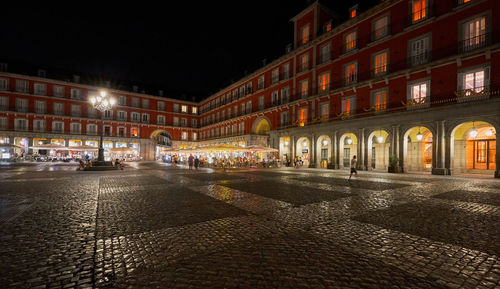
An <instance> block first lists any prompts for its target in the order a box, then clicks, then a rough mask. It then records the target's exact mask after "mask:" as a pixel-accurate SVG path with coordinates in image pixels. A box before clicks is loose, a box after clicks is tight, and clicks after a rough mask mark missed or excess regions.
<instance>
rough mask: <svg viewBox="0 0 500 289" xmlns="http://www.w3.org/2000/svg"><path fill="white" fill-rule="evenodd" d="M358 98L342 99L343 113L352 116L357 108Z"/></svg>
mask: <svg viewBox="0 0 500 289" xmlns="http://www.w3.org/2000/svg"><path fill="white" fill-rule="evenodd" d="M355 103H356V96H354V95H353V96H349V97H346V98H344V99H342V113H343V114H345V115H351V114H353V113H354V112H355V107H356V104H355Z"/></svg>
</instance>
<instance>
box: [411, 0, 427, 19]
mask: <svg viewBox="0 0 500 289" xmlns="http://www.w3.org/2000/svg"><path fill="white" fill-rule="evenodd" d="M426 2H427V0H413V5H412V9H413V11H412V12H413V16H412V20H413V22H418V21H420V20H423V19H425V17H426V16H427V13H426V11H427V5H426V4H427V3H426Z"/></svg>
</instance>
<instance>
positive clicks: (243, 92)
mask: <svg viewBox="0 0 500 289" xmlns="http://www.w3.org/2000/svg"><path fill="white" fill-rule="evenodd" d="M240 95H241V96H242V97H243V96H245V86H244V85H243V86H240ZM223 99H224V98H221V104H223V103H222V100H223Z"/></svg>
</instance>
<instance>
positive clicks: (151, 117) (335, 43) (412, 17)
mask: <svg viewBox="0 0 500 289" xmlns="http://www.w3.org/2000/svg"><path fill="white" fill-rule="evenodd" d="M499 9H500V7H499V5H498V3H496V2H495V1H493V0H454V1H433V0H386V1H380V3H379V4H377V5H376V6H374V7H373V8H371V9H369V10H367V11H364V12H359V11H357V10H356V8H353V9H351V11H349V16H350V19H349V20H347V21H345V22H343V23H340V24H337V23H336V22H337V21H336V17H337V16H336V15H335V13H334V12H332V11H330V10H329V9H328V8H326V7H324V6H323V5H321V4H320V3H318V2H315V3H313V4H312V5H310V6H309V7H308V8H306V9H305V10H304V11H302V12H301V13H299V14H298V15H297V16H295V17H294V18H292V19H291V20H292V21H293V22H294V27H295V29H294V47H293V49H290V51H289V52H288V53H286V54H285V55H283V56H282V57H280V58H279V59H276V60H274V61H273V62H271V63H269V64H268V65H265V66H264V67H262V68H261V69H259V70H257V71H255V72H253V73H252V74H250V75H248V76H246V77H244V78H242V79H240V80H239V81H237V82H235V83H233V84H232V85H230V86H228V87H226V88H225V89H223V90H221V91H220V92H219V93H216V94H214V95H212V96H210V97H208V98H207V99H205V100H203V101H201V102H200V103H192V102H184V101H177V100H173V99H166V98H160V97H154V96H150V95H144V94H137V93H127V92H120V91H112V90H111V91H110V93H111V94H113V95H115V96H125V98H126V100H125V102H120V101H119V102H120V103H121V105H118V106H117V107H116V108H114V109H113V113H112V115H111V116H108V117H110V119H108V120H106V121H105V125H108V126H110V129H109V130H110V131H111V135H110V136H109V138H110V139H112V138H117V137H118V138H119V137H122V138H124V139H126V141H127V142H128V143H131V142H133V141H134V140H139V143H140V147H141V155H143V156H144V158H145V159H152V158H153V156H154V153H153V151H154V145H155V141H156V142H158V141H160V140H159V139H156V136H157V135H158V134H160V133H164V132H166V134H165V133H164V135H167V136H168V137H169V138H171V139H172V140H173V145H174V146H175V147H177V146H182V145H205V144H210V143H226V142H232V143H239V144H245V145H249V144H259V145H269V146H272V147H274V148H277V149H279V150H280V157H281V158H282V160H283V161H286V160H288V161H289V160H290V159H293V158H295V157H300V158H303V159H304V160H306V161H307V162H308V163H309V165H310V166H311V167H319V166H328V167H333V168H342V167H344V165H345V164H346V160H349V158H352V156H353V155H357V157H358V160H359V161H358V164H359V167H360V169H382V170H386V169H387V168H388V167H389V166H393V164H391V165H390V163H389V159H390V158H391V159H393V160H394V159H396V163H397V164H398V165H399V167H401V169H403V170H404V171H414V170H416V171H422V170H424V171H425V170H428V171H432V172H433V173H437V174H451V173H452V172H454V171H458V172H460V171H476V170H479V171H482V172H484V171H486V172H492V173H493V172H496V173H497V175H498V170H497V169H496V163H498V153H497V149H496V131H497V130H498V128H499V123H500V120H499V113H498V111H499V108H500V106H499V99H498V84H499V83H500V79H499V77H500V76H499V75H497V74H496V73H495V72H496V69H497V67H498V65H499V61H500V58H499V47H500V44H499V43H500V41H499V40H500V39H499V38H500V37H499V36H498V35H500V34H499V33H498V32H499V31H500V22H499V21H497V20H496V19H495V17H494V15H497V14H499ZM337 13H344V12H337ZM345 13H347V11H345ZM497 18H498V17H497ZM0 78H2V79H7V82H8V86H7V89H3V91H2V92H0V95H1V96H4V97H5V96H7V97H8V104H7V105H8V109H5V105H4V106H3V107H2V109H1V111H0V117H3V118H2V119H3V120H2V125H3V128H2V130H4V131H5V132H6V133H5V134H6V135H7V136H10V135H8V134H7V132H9V133H10V134H11V135H12V133H14V132H15V133H19V132H21V131H20V130H19V129H18V128H16V123H15V122H16V119H18V118H26V119H27V123H28V125H27V127H26V130H25V131H24V132H30V133H34V132H33V126H34V124H33V120H34V119H36V118H44V119H45V126H46V128H51V129H52V127H51V125H52V124H51V123H52V122H53V121H56V122H57V121H63V122H64V134H69V136H68V137H71V135H72V133H71V129H70V128H71V126H72V122H75V119H76V120H78V122H80V123H81V127H82V129H81V131H80V135H82V136H83V135H84V136H88V135H89V134H88V133H87V131H86V128H87V125H88V124H93V123H96V122H97V119H98V117H94V115H88V112H87V110H88V103H87V101H86V95H87V94H89V93H93V91H95V90H97V89H96V88H94V87H88V86H81V85H76V84H69V83H59V82H56V81H52V80H47V79H40V78H32V77H23V76H20V75H10V74H1V75H0ZM17 79H25V80H27V81H28V83H29V88H28V92H27V94H26V93H25V92H19V91H18V90H17V86H18V84H17V83H16V81H17ZM36 83H46V87H47V88H46V96H40V95H38V94H37V93H36V92H35V90H36V88H35V84H36ZM20 85H21V84H20ZM55 85H56V86H63V87H64V88H65V89H64V93H65V96H64V97H62V98H58V97H54V96H53V91H52V90H53V86H55ZM21 86H22V85H21ZM72 89H80V90H81V99H74V98H73V97H72V92H71V91H72ZM23 97H25V98H27V99H28V105H27V112H21V111H19V110H18V109H17V103H16V102H18V101H17V99H18V98H23ZM38 99H42V100H40V101H45V102H46V111H45V113H37V112H36V104H35V102H36V101H37V100H38ZM59 99H61V101H62V102H63V103H64V111H65V112H64V115H57V116H56V115H55V114H56V113H55V112H54V111H53V103H54V102H58V101H59ZM133 99H139V102H140V104H139V105H137V103H136V102H137V100H133ZM143 101H145V102H146V103H147V104H146V105H144V106H143V103H142V102H143ZM132 102H134V103H132ZM158 102H163V103H164V104H162V105H160V106H159V107H158ZM72 105H81V107H82V108H81V114H80V116H73V115H71V114H68V112H71V106H72ZM21 106H22V104H21ZM174 106H175V107H174ZM181 106H186V107H187V108H186V109H187V112H184V113H180V111H181V110H182V109H184V107H183V108H182V109H181V108H180V107H181ZM193 107H195V108H196V109H195V113H193V111H192V108H193ZM75 110H78V109H75ZM176 110H177V112H176ZM118 111H125V112H126V121H124V120H122V118H117V117H118ZM132 114H134V119H132V118H131V117H132ZM137 114H139V117H140V119H139V121H136V119H135V117H136V116H137ZM143 115H146V117H145V118H144V119H143ZM161 116H164V122H162V121H160V120H159V117H161ZM6 118H7V120H5V119H6ZM181 119H183V120H181ZM5 122H7V124H6V125H5V124H4V123H5ZM76 126H77V125H76ZM120 128H122V130H123V128H124V129H125V135H124V136H122V133H121V132H120ZM134 129H137V136H135V135H136V134H135V133H132V132H135V130H134ZM46 131H47V130H46ZM50 131H51V132H53V131H54V130H53V129H52V130H50ZM92 133H94V131H93V130H92ZM471 135H475V137H474V138H471ZM477 135H480V136H481V135H482V137H483V138H482V139H481V140H479V139H476V137H477ZM14 137H15V136H14ZM151 140H153V141H151ZM379 140H380V141H379ZM10 142H12V141H11V140H10Z"/></svg>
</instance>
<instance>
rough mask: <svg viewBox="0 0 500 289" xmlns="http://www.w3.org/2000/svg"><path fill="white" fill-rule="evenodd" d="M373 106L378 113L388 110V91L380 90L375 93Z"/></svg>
mask: <svg viewBox="0 0 500 289" xmlns="http://www.w3.org/2000/svg"><path fill="white" fill-rule="evenodd" d="M372 106H373V107H374V108H375V110H376V111H378V110H385V109H386V108H387V90H379V91H376V92H374V93H373V96H372Z"/></svg>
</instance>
